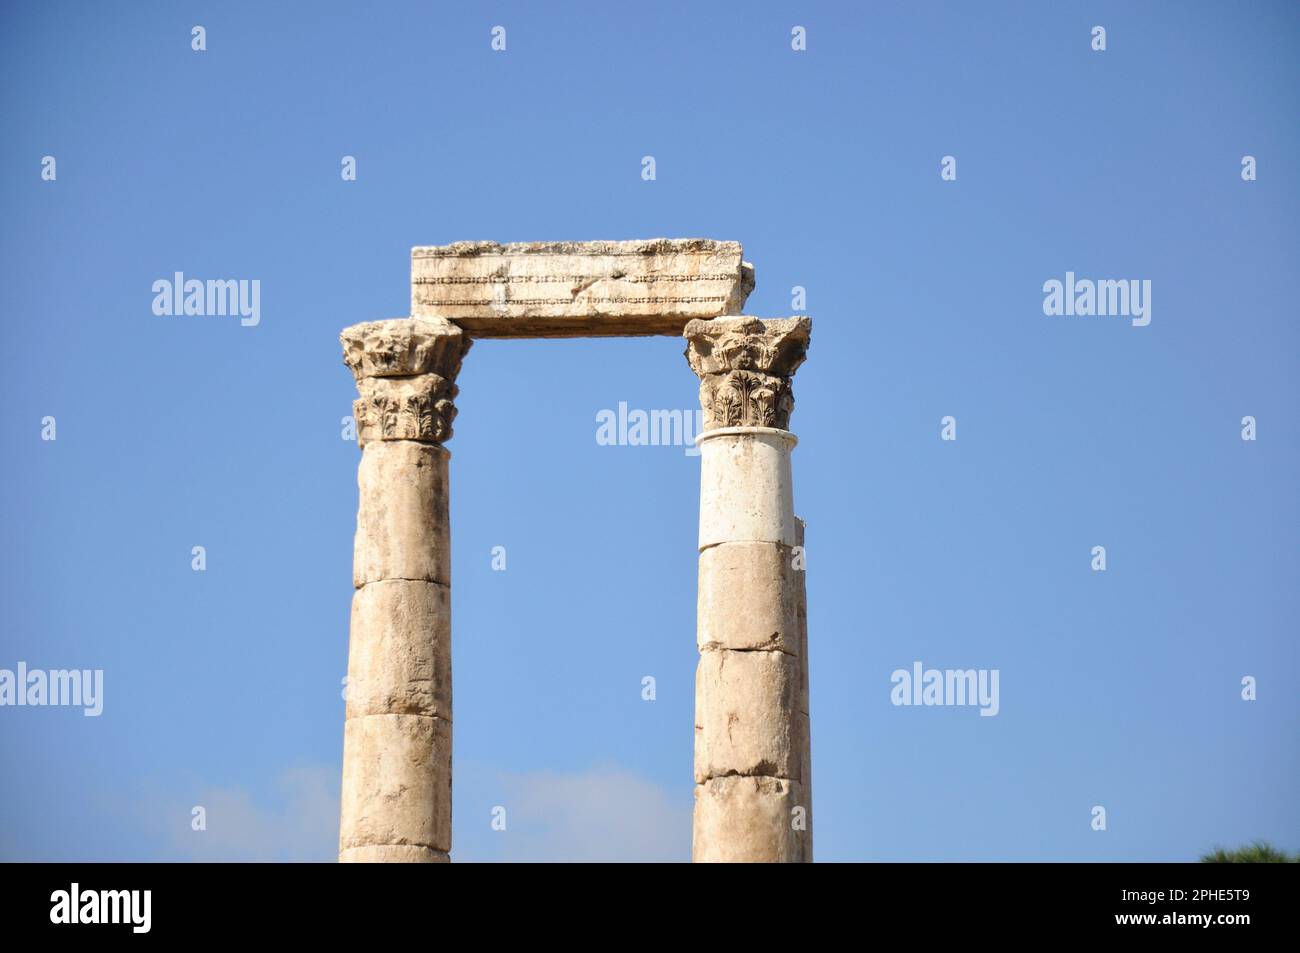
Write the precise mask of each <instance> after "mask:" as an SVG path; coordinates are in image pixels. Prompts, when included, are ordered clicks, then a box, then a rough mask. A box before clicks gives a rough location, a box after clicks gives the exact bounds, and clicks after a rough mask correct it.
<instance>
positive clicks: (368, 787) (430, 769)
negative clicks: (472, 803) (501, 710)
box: [339, 715, 451, 853]
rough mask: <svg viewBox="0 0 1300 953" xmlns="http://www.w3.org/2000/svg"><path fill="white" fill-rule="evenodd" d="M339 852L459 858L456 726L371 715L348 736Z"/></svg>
mask: <svg viewBox="0 0 1300 953" xmlns="http://www.w3.org/2000/svg"><path fill="white" fill-rule="evenodd" d="M343 764H344V765H345V770H344V772H343V795H342V801H341V808H340V812H339V813H340V818H339V851H340V853H342V852H343V851H345V850H347V849H348V848H351V847H374V846H386V845H404V846H410V847H427V848H429V849H431V850H434V851H440V852H442V853H447V852H449V851H450V850H451V725H450V724H449V723H448V722H446V721H444V720H443V719H441V718H428V717H425V716H424V715H364V716H359V717H354V718H348V719H347V721H346V722H345V723H344V728H343Z"/></svg>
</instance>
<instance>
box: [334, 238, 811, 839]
mask: <svg viewBox="0 0 1300 953" xmlns="http://www.w3.org/2000/svg"><path fill="white" fill-rule="evenodd" d="M753 286H754V277H753V269H752V267H751V266H750V265H749V264H748V263H747V262H745V261H743V260H742V252H741V248H740V245H739V244H738V243H736V242H720V241H710V240H706V239H682V240H676V239H672V240H670V239H655V240H652V241H627V242H538V243H528V244H509V245H500V244H496V243H494V242H458V243H456V244H453V245H446V246H437V247H420V248H415V249H413V250H412V252H411V315H410V317H406V318H398V319H394V320H387V321H371V322H366V323H364V324H358V325H354V326H353V327H350V328H348V329H346V330H345V331H344V332H343V333H342V335H341V340H342V343H343V359H344V361H345V362H346V363H347V365H348V367H349V368H351V369H352V373H353V374H354V375H355V377H356V382H357V390H358V392H359V395H360V396H359V397H358V398H357V400H356V402H355V404H354V414H355V417H356V423H357V442H358V444H359V445H360V446H361V448H362V453H361V466H360V471H359V474H358V483H359V485H360V493H361V499H360V505H359V507H358V510H357V533H356V544H355V549H354V554H353V585H354V587H355V594H354V595H353V598H352V622H351V638H350V646H349V651H348V690H347V716H346V722H345V726H344V744H343V796H342V816H341V819H340V832H339V860H341V861H381V862H390V863H393V862H401V863H439V862H446V861H447V860H448V859H449V856H450V852H451V738H452V704H451V572H450V569H451V558H450V552H451V534H450V528H449V523H448V493H449V492H450V487H449V485H448V467H447V462H448V458H449V453H448V451H447V450H445V449H444V446H443V445H444V444H445V443H446V442H447V441H448V440H449V439H450V438H451V436H452V421H453V419H454V418H455V416H456V407H455V404H454V401H455V398H456V393H457V388H456V375H457V373H458V372H459V370H460V366H461V361H462V360H463V359H464V358H465V354H466V352H467V351H468V350H469V348H470V343H471V340H472V339H473V338H480V337H482V338H490V337H601V336H610V335H628V336H635V335H683V336H684V337H685V339H686V359H687V361H688V362H689V364H690V367H691V370H693V371H694V372H695V373H696V375H698V376H699V379H700V402H701V405H702V407H703V409H704V420H705V423H704V430H703V432H702V433H701V434H700V436H699V437H698V438H697V440H696V443H697V444H698V446H699V449H700V464H701V474H700V533H699V595H698V623H697V642H698V647H699V652H700V660H699V665H698V667H697V669H696V675H695V817H694V836H693V848H692V853H693V858H694V860H696V861H697V862H698V861H760V862H793V861H810V860H811V859H812V772H811V759H810V735H809V724H808V631H807V611H806V597H805V588H804V572H803V561H802V552H803V550H802V547H803V522H802V521H801V520H800V519H799V518H798V517H796V516H795V515H794V496H793V485H792V480H791V467H790V454H791V451H793V449H794V446H795V443H796V440H795V436H794V434H793V433H791V432H790V429H789V428H790V413H791V410H792V409H793V407H794V397H793V394H792V391H791V380H792V378H793V377H794V373H795V371H796V370H797V369H798V367H799V365H800V364H802V363H803V360H804V355H805V352H806V351H807V348H808V339H809V332H810V329H811V322H810V321H809V319H808V318H806V317H795V318H784V319H765V318H754V317H747V316H744V315H742V313H741V311H742V309H743V307H744V303H745V299H746V297H748V295H749V292H750V290H751V289H752V288H753Z"/></svg>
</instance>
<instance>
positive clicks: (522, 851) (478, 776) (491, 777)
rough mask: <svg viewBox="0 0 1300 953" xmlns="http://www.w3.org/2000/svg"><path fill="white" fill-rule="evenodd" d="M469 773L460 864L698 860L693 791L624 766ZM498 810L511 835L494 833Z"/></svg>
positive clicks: (458, 813) (457, 855)
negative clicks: (495, 809) (666, 785)
mask: <svg viewBox="0 0 1300 953" xmlns="http://www.w3.org/2000/svg"><path fill="white" fill-rule="evenodd" d="M466 767H467V769H468V772H467V773H468V774H469V778H468V780H467V781H466V783H465V784H464V785H463V786H462V787H463V788H468V790H462V791H461V797H462V799H463V802H464V803H462V801H457V803H456V805H455V808H454V811H453V817H454V819H455V821H456V829H455V835H456V840H455V842H454V843H453V844H452V860H453V861H459V862H465V861H651V862H653V861H687V860H690V848H691V790H690V788H689V787H688V788H687V789H686V790H685V791H683V792H681V794H675V793H672V792H670V791H668V790H666V789H665V788H663V787H662V786H660V785H659V784H656V783H655V782H653V781H651V780H648V779H646V778H643V777H639V776H637V775H635V774H632V773H630V772H628V771H625V770H622V769H620V768H618V767H616V766H602V767H596V768H593V769H591V770H590V771H585V772H580V773H570V774H564V773H558V772H553V771H537V772H532V773H527V774H510V773H505V772H489V771H483V770H481V769H476V768H475V767H473V766H466ZM498 805H499V806H501V807H504V808H505V809H506V829H505V830H504V831H494V830H492V829H491V824H490V822H491V819H492V808H493V807H496V806H498Z"/></svg>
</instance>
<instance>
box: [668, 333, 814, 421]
mask: <svg viewBox="0 0 1300 953" xmlns="http://www.w3.org/2000/svg"><path fill="white" fill-rule="evenodd" d="M811 331H812V322H811V321H810V320H809V319H808V318H773V319H767V320H763V319H759V318H715V319H713V320H712V321H691V322H690V323H689V324H687V325H686V330H685V332H684V335H685V337H686V360H687V361H688V362H689V363H690V365H691V370H693V371H694V372H695V373H696V374H697V375H698V376H699V378H700V405H701V406H702V407H703V408H704V429H705V430H714V429H716V428H718V427H775V428H778V429H780V430H786V429H788V428H789V426H790V412H791V411H792V410H793V409H794V394H793V392H792V390H791V386H790V380H791V378H792V377H794V372H795V371H796V370H797V369H798V368H799V365H800V364H802V363H803V361H804V356H805V354H806V353H807V350H808V338H809V335H810V333H811Z"/></svg>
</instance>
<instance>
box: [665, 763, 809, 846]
mask: <svg viewBox="0 0 1300 953" xmlns="http://www.w3.org/2000/svg"><path fill="white" fill-rule="evenodd" d="M805 807H806V802H805V798H804V794H803V788H802V785H800V783H799V782H798V781H791V780H788V779H786V778H768V777H758V778H751V777H727V778H714V779H712V780H710V781H706V782H705V783H704V784H701V785H697V786H696V788H695V824H694V836H693V838H692V848H691V856H692V859H693V860H694V861H695V862H696V863H721V862H725V863H758V864H780V863H799V862H807V861H810V860H812V833H811V829H808V830H800V829H799V813H798V809H800V808H805Z"/></svg>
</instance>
